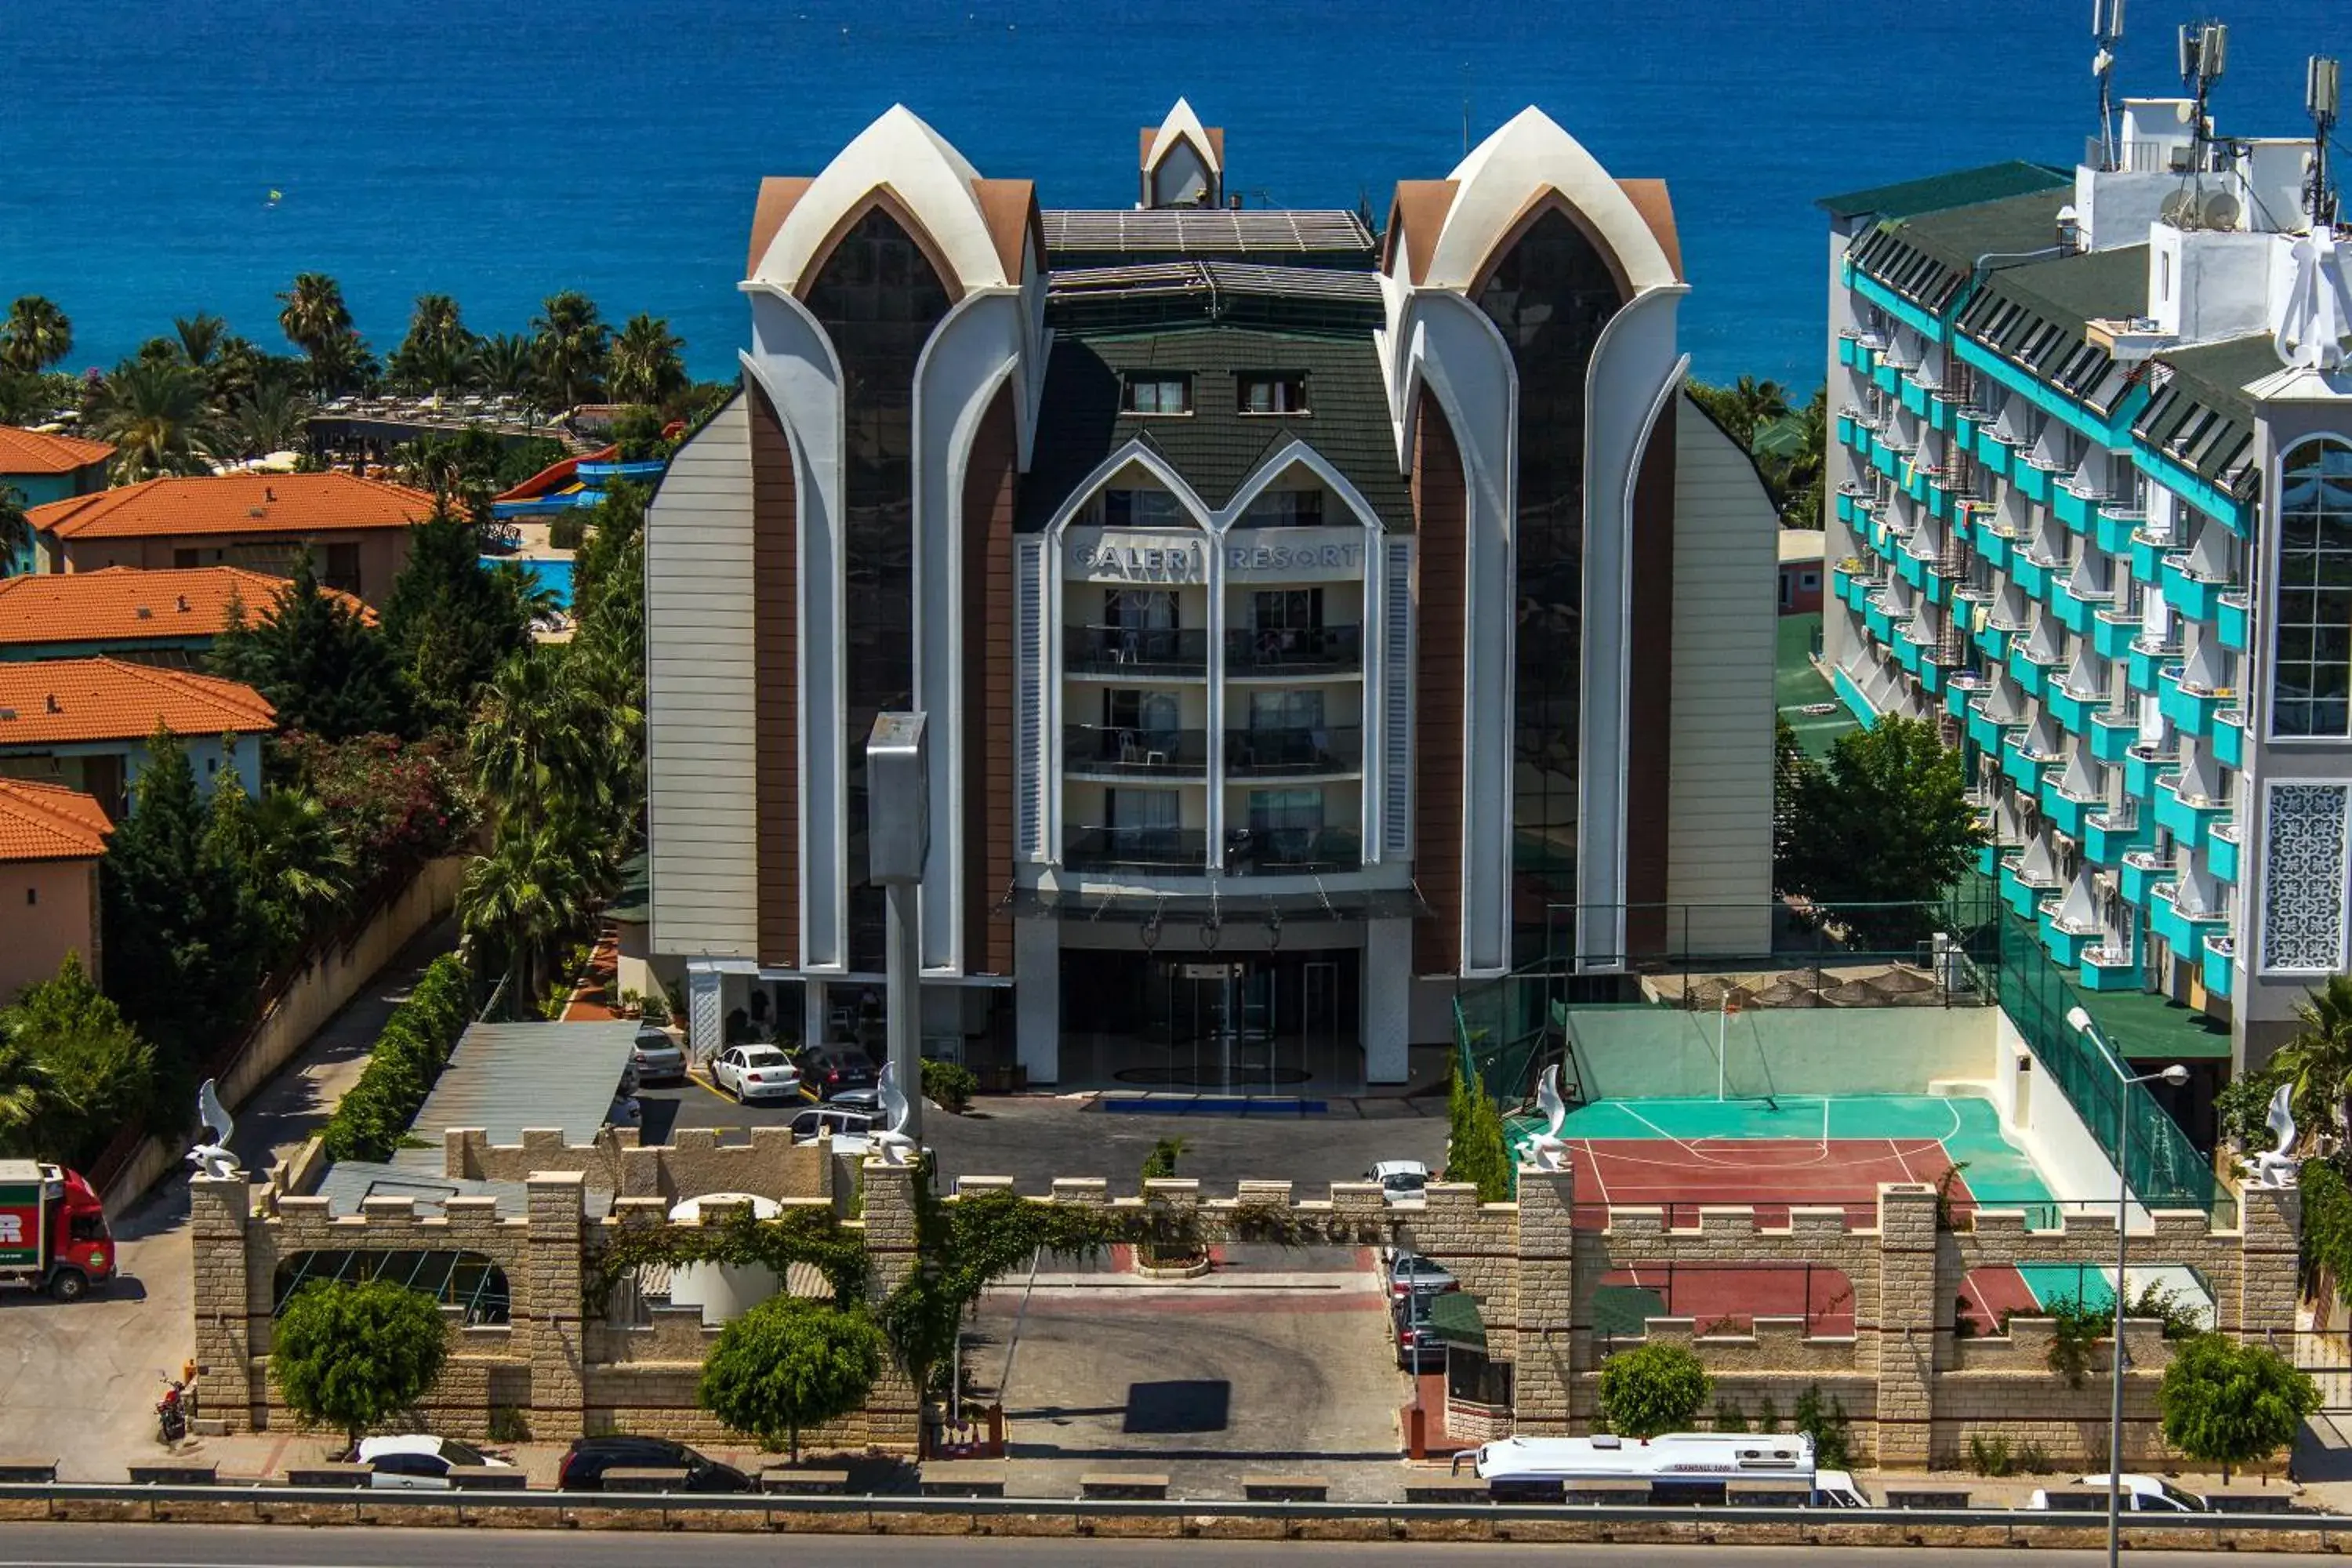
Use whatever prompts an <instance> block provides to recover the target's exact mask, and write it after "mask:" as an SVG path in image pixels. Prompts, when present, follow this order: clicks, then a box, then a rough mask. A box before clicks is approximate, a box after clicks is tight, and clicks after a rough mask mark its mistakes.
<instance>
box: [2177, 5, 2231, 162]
mask: <svg viewBox="0 0 2352 1568" xmlns="http://www.w3.org/2000/svg"><path fill="white" fill-rule="evenodd" d="M2229 62H2230V29H2229V28H2228V27H2227V26H2223V25H2222V24H2221V23H2220V22H2184V23H2182V24H2181V27H2180V81H2181V85H2182V86H2184V87H2186V88H2187V89H2189V92H2190V94H2191V95H2192V96H2194V97H2195V99H2196V100H2197V118H2196V123H2195V124H2193V125H2191V126H2190V127H2189V135H2190V138H2191V141H2190V156H2189V173H2190V174H2203V173H2204V172H2205V149H2206V147H2207V146H2208V145H2209V144H2210V142H2212V140H2213V117H2212V115H2211V114H2210V113H2209V112H2208V111H2207V108H2206V105H2207V102H2208V100H2210V98H2211V97H2212V93H2213V84H2214V83H2215V82H2217V81H2220V80H2221V71H2222V69H2223V68H2224V67H2226V66H2227V65H2228V64H2229Z"/></svg>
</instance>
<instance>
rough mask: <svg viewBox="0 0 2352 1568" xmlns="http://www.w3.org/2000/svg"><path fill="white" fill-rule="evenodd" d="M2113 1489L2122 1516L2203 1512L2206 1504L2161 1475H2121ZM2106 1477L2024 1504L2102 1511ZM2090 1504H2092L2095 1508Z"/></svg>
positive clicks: (2039, 1493)
mask: <svg viewBox="0 0 2352 1568" xmlns="http://www.w3.org/2000/svg"><path fill="white" fill-rule="evenodd" d="M2119 1479H2120V1481H2121V1485H2120V1486H2118V1487H2117V1490H2118V1491H2120V1492H2122V1494H2123V1498H2122V1502H2123V1510H2124V1511H2125V1512H2126V1513H2203V1512H2205V1511H2206V1502H2205V1500H2204V1499H2203V1498H2201V1497H2199V1496H2198V1495H2197V1494H2196V1493H2195V1492H2185V1491H2182V1490H2181V1489H2179V1487H2176V1486H2174V1485H2173V1484H2172V1483H2171V1482H2170V1481H2168V1480H2166V1479H2164V1478H2163V1477H2162V1476H2136V1475H2133V1474H2132V1473H2131V1472H2130V1471H2128V1470H2126V1471H2125V1472H2124V1474H2123V1475H2122V1477H2121V1478H2119ZM2106 1491H2107V1478H2106V1477H2105V1476H2084V1477H2082V1478H2080V1479H2077V1480H2076V1481H2075V1482H2074V1485H2073V1486H2072V1487H2071V1488H2069V1489H2066V1490H2065V1491H2063V1492H2057V1493H2052V1492H2050V1491H2047V1490H2042V1491H2037V1492H2035V1493H2034V1494H2033V1496H2032V1499H2031V1500H2028V1501H2027V1503H2026V1505H2025V1506H2026V1507H2028V1508H2032V1509H2066V1510H2085V1511H2097V1512H2105V1510H2106V1506H2107V1503H2106ZM2093 1505H2095V1507H2094V1506H2093Z"/></svg>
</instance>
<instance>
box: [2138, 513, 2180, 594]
mask: <svg viewBox="0 0 2352 1568" xmlns="http://www.w3.org/2000/svg"><path fill="white" fill-rule="evenodd" d="M2178 548H2179V541H2177V540H2175V539H2174V538H2173V537H2172V535H2171V534H2169V533H2150V532H2149V531H2147V528H2146V527H2145V526H2143V527H2139V528H2135V529H2133V530H2132V534H2131V562H2132V576H2133V577H2134V578H2136V579H2137V580H2138V581H2140V582H2142V583H2154V582H2156V581H2157V580H2158V577H2160V576H2161V575H2162V574H2163V572H2164V558H2165V557H2166V556H2167V555H2168V554H2170V553H2171V552H2173V551H2174V550H2176V549H2178Z"/></svg>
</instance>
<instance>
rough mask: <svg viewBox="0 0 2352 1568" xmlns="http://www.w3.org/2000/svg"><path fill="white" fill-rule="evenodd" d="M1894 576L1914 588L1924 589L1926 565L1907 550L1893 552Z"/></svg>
mask: <svg viewBox="0 0 2352 1568" xmlns="http://www.w3.org/2000/svg"><path fill="white" fill-rule="evenodd" d="M1895 575H1896V576H1898V577H1900V578H1902V579H1903V580H1904V581H1905V582H1906V583H1908V584H1911V585H1912V586H1913V587H1914V588H1924V587H1926V586H1927V563H1926V562H1925V561H1922V560H1921V559H1920V558H1919V557H1918V556H1916V555H1914V554H1912V553H1911V552H1909V551H1908V550H1898V551H1896V552H1895Z"/></svg>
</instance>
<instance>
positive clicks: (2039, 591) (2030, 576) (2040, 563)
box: [2009, 547, 2065, 599]
mask: <svg viewBox="0 0 2352 1568" xmlns="http://www.w3.org/2000/svg"><path fill="white" fill-rule="evenodd" d="M2064 569H2065V568H2064V564H2063V563H2062V562H2058V561H2053V560H2052V559H2050V558H2048V557H2046V556H2041V557H2037V556H2035V555H2034V554H2032V551H2031V547H2028V548H2027V549H2024V550H2020V551H2018V552H2017V553H2016V554H2015V555H2013V556H2011V558H2010V563H2009V574H2010V575H2011V577H2014V578H2015V579H2016V580H2017V585H2018V586H2019V587H2021V588H2022V589H2024V590H2025V591H2026V593H2028V594H2029V595H2032V596H2033V597H2034V598H2037V599H2039V598H2041V597H2042V596H2043V595H2046V594H2048V593H2049V591H2050V583H2051V579H2052V578H2053V577H2055V576H2056V575H2057V574H2059V573H2060V572H2062V571H2063V570H2064Z"/></svg>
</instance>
